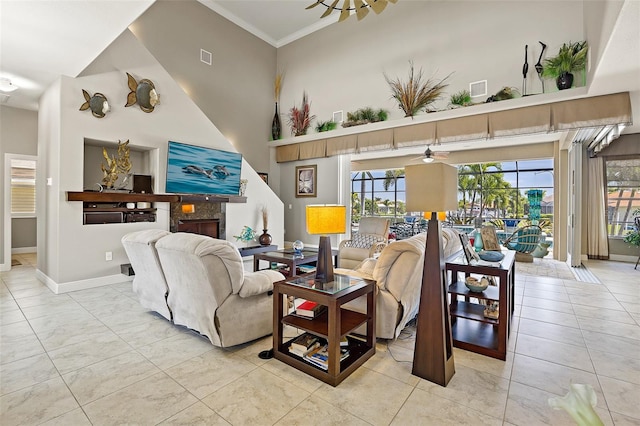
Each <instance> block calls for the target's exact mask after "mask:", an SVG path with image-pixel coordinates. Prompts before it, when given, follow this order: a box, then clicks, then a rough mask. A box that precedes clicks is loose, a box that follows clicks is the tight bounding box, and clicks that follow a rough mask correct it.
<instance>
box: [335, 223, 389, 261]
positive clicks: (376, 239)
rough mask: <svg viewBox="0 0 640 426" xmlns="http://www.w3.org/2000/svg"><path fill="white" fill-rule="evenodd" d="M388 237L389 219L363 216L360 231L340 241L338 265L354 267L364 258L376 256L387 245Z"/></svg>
mask: <svg viewBox="0 0 640 426" xmlns="http://www.w3.org/2000/svg"><path fill="white" fill-rule="evenodd" d="M388 238H389V219H386V218H383V217H363V218H361V219H360V224H359V227H358V233H357V234H354V235H352V236H351V239H350V240H344V241H342V242H341V243H340V246H339V254H338V265H339V266H340V267H341V268H353V267H355V266H357V265H359V264H360V262H362V261H363V260H364V259H367V258H369V257H374V256H376V254H378V253H380V252H381V251H382V249H383V248H384V247H385V246H386V245H387V241H388Z"/></svg>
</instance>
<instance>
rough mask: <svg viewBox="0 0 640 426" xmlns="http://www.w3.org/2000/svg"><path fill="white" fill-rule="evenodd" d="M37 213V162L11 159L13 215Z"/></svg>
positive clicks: (28, 215) (30, 215) (32, 214)
mask: <svg viewBox="0 0 640 426" xmlns="http://www.w3.org/2000/svg"><path fill="white" fill-rule="evenodd" d="M35 214H36V162H35V161H33V160H18V159H12V160H11V216H12V217H34V216H35Z"/></svg>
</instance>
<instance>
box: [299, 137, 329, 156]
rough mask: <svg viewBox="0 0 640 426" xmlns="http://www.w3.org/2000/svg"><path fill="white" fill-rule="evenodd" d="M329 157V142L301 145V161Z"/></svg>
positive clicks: (321, 141) (322, 141)
mask: <svg viewBox="0 0 640 426" xmlns="http://www.w3.org/2000/svg"><path fill="white" fill-rule="evenodd" d="M326 155H327V140H326V139H322V140H319V141H311V142H307V143H301V144H300V160H310V159H312V158H324V157H326Z"/></svg>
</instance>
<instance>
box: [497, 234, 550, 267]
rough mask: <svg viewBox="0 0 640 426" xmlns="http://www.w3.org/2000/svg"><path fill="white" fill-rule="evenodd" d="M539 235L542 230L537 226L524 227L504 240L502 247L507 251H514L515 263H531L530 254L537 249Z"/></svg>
mask: <svg viewBox="0 0 640 426" xmlns="http://www.w3.org/2000/svg"><path fill="white" fill-rule="evenodd" d="M541 235H542V228H540V227H539V226H538V225H529V226H524V227H522V228H520V229H518V230H516V231H515V232H514V233H513V234H511V236H510V237H509V238H507V239H506V240H504V243H502V245H504V246H505V247H506V248H508V249H509V250H515V252H516V261H518V262H528V263H531V262H533V255H532V254H531V253H532V252H533V251H534V250H535V249H536V247H538V244H539V243H540V237H541Z"/></svg>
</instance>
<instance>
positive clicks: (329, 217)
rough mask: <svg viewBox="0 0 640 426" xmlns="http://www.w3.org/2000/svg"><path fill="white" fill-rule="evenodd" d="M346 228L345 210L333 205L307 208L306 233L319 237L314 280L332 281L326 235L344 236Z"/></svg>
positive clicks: (329, 247) (331, 267)
mask: <svg viewBox="0 0 640 426" xmlns="http://www.w3.org/2000/svg"><path fill="white" fill-rule="evenodd" d="M346 226H347V208H346V207H345V206H339V205H335V204H333V205H332V204H322V205H318V204H315V205H313V204H312V205H308V206H307V232H308V233H309V234H312V235H320V244H319V245H318V262H317V264H316V279H317V280H319V281H321V282H323V283H328V282H331V281H333V261H332V259H331V258H332V257H333V256H332V255H331V238H330V237H329V236H328V234H344V233H345V232H346Z"/></svg>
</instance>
